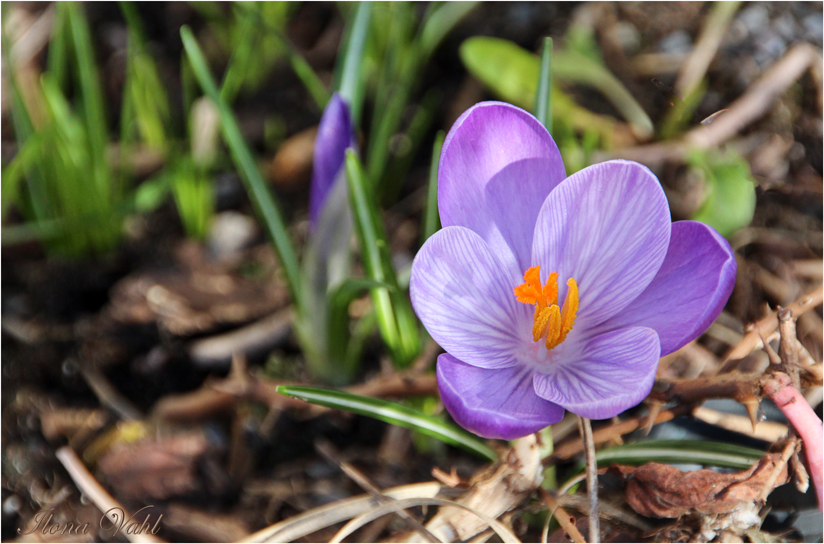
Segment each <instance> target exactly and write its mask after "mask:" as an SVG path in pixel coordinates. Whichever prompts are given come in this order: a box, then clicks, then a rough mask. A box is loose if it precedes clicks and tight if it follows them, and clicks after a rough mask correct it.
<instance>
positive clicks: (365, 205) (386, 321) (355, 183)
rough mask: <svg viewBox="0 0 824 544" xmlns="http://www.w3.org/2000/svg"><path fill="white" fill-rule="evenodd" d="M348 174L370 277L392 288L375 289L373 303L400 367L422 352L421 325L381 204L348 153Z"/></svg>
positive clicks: (365, 265) (356, 228)
mask: <svg viewBox="0 0 824 544" xmlns="http://www.w3.org/2000/svg"><path fill="white" fill-rule="evenodd" d="M346 174H347V180H348V183H349V198H350V202H351V205H352V211H353V214H354V219H355V231H356V233H357V235H358V241H359V242H360V247H361V252H362V254H363V264H364V268H365V269H366V274H367V276H368V277H369V278H370V279H372V280H373V281H376V282H379V283H386V284H388V285H390V286H391V287H392V289H391V290H390V289H387V288H384V287H379V288H375V289H372V302H373V304H374V306H375V313H376V315H377V318H378V328H379V329H380V331H381V337H382V338H383V340H384V342H385V343H386V345H387V347H388V348H389V350H390V352H391V354H392V359H393V361H394V362H395V364H396V365H398V366H399V367H404V366H406V365H408V364H409V363H411V362H412V360H413V359H414V358H415V357H416V356H417V355H418V353H419V352H420V349H421V345H420V344H421V340H420V335H419V333H418V324H417V320H416V319H415V315H414V313H413V312H412V306H411V304H410V303H409V300H408V299H407V297H406V295H405V293H402V292H401V290H400V289H399V287H398V278H397V275H396V273H395V269H394V268H393V266H392V262H391V258H390V255H389V244H388V242H387V238H386V232H385V231H384V229H383V225H382V224H381V222H380V217H379V213H378V208H377V204H376V203H375V201H374V199H373V198H372V196H373V193H372V192H371V191H370V188H371V185H370V184H369V182H368V180H367V178H366V174H365V173H364V171H363V167H362V166H361V164H360V161H359V160H358V156H357V154H356V153H355V152H354V151H353V150H351V149H349V150H347V152H346Z"/></svg>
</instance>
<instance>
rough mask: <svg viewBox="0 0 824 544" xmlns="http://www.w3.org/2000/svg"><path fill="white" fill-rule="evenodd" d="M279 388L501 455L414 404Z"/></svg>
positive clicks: (486, 454) (476, 450)
mask: <svg viewBox="0 0 824 544" xmlns="http://www.w3.org/2000/svg"><path fill="white" fill-rule="evenodd" d="M277 391H278V393H280V394H281V395H285V396H287V397H292V398H296V399H300V400H303V401H306V402H310V403H312V404H318V405H320V406H325V407H327V408H333V409H336V410H342V411H344V412H351V413H353V414H358V415H362V416H367V417H372V418H375V419H378V420H380V421H385V422H386V423H389V424H391V425H397V426H399V427H404V428H406V429H412V430H414V431H418V432H420V433H422V434H425V435H427V436H431V437H433V438H437V439H438V440H441V441H442V442H446V443H447V444H451V445H453V446H457V447H459V448H462V449H464V450H467V451H469V452H472V453H474V454H476V455H478V456H480V457H483V458H485V459H487V460H489V461H494V460H495V459H497V458H498V456H497V455H496V454H495V452H494V451H493V450H492V448H490V447H489V446H487V445H486V444H485V443H484V442H482V441H481V440H479V439H478V438H476V437H474V436H472V435H471V434H469V433H468V432H466V431H464V430H462V429H459V428H458V427H456V426H454V425H450V424H448V423H444V422H443V421H439V420H438V419H435V418H433V417H430V416H427V415H424V414H422V413H420V412H418V411H415V410H412V409H411V408H407V407H406V406H401V405H400V404H395V403H393V402H388V401H385V400H381V399H375V398H371V397H362V396H358V395H352V394H351V393H344V392H342V391H334V390H329V389H317V388H314V387H301V386H288V385H281V386H278V388H277Z"/></svg>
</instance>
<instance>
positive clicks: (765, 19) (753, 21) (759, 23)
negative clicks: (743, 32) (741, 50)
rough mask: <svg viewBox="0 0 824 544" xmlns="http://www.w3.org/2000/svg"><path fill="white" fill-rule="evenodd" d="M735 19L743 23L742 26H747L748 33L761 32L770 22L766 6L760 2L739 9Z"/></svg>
mask: <svg viewBox="0 0 824 544" xmlns="http://www.w3.org/2000/svg"><path fill="white" fill-rule="evenodd" d="M737 19H738V20H739V21H741V22H742V23H744V26H745V27H747V30H748V31H749V33H750V34H757V33H759V32H763V31H765V30H766V29H767V26H768V25H769V24H770V16H769V14H768V13H767V8H766V7H765V6H763V5H760V4H757V5H753V6H748V7H747V8H745V9H743V10H741V13H740V14H739V15H738V17H737Z"/></svg>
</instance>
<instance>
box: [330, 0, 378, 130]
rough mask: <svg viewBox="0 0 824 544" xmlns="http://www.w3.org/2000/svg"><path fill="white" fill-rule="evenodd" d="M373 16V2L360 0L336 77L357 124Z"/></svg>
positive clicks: (338, 88)
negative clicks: (362, 71) (362, 63)
mask: <svg viewBox="0 0 824 544" xmlns="http://www.w3.org/2000/svg"><path fill="white" fill-rule="evenodd" d="M371 16H372V2H358V7H357V9H356V11H355V15H354V18H353V19H352V25H351V27H350V29H349V31H348V33H347V35H346V41H345V42H344V43H345V47H344V53H343V55H342V59H343V60H342V63H341V65H340V70H339V72H338V77H337V79H336V81H337V85H336V88H337V90H338V92H339V93H340V95H341V96H342V97H343V99H344V100H345V101H346V103H347V104H349V108H350V111H351V113H352V119H353V123H354V125H355V126H357V125H358V121H359V120H360V111H361V106H362V102H363V91H364V87H365V85H362V84H361V77H360V74H361V61H362V59H363V56H364V55H363V52H364V49H365V48H366V40H367V38H368V36H369V19H370V18H371Z"/></svg>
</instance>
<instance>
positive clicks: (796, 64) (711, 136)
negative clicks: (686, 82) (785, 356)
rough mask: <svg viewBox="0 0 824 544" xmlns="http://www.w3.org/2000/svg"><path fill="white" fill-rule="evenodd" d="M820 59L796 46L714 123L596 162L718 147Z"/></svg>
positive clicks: (665, 157)
mask: <svg viewBox="0 0 824 544" xmlns="http://www.w3.org/2000/svg"><path fill="white" fill-rule="evenodd" d="M819 59H821V54H820V53H819V52H818V51H817V50H816V49H815V47H813V46H812V45H810V44H807V43H802V44H799V45H796V46H794V47H793V48H792V49H790V50H789V51H788V52H787V54H785V55H784V56H783V57H782V58H781V59H779V60H778V61H777V62H775V63H774V64H773V65H772V66H770V68H769V69H768V70H767V71H766V72H764V74H763V75H762V76H761V77H760V78H759V79H758V81H756V82H755V83H754V84H753V85H751V86H750V88H749V89H748V90H747V92H746V93H744V95H743V96H741V97H740V98H739V99H738V100H736V101H735V102H733V103H732V104H731V105H730V107H729V111H727V112H726V113H724V114H723V115H721V116H719V117H718V118H717V119H716V120H715V121H714V122H713V123H712V124H711V125H699V126H698V127H696V128H694V129H692V130H691V131H690V132H688V133H687V134H686V135H685V136H684V138H683V139H682V140H679V141H676V142H664V143H655V144H650V145H646V146H640V147H634V148H624V149H616V150H615V151H611V152H608V153H598V154H596V155H595V156H594V157H593V161H594V162H598V161H603V160H607V159H610V158H623V159H631V160H635V161H638V162H641V163H643V164H646V165H647V166H649V167H650V168H653V169H654V168H656V165H661V164H663V163H664V162H666V161H679V162H681V161H683V160H684V159H685V157H686V155H687V152H688V151H689V150H690V149H691V148H694V147H698V148H700V149H709V148H713V147H717V146H719V145H721V144H723V143H724V142H726V141H727V140H729V139H730V138H732V137H733V136H735V135H736V134H738V133H739V132H740V131H741V129H743V128H744V127H746V126H747V125H749V124H750V123H752V122H753V121H755V120H756V119H758V118H760V117H761V116H762V115H764V113H766V112H767V111H768V110H769V108H770V106H771V105H772V103H773V102H774V101H775V99H776V98H778V97H779V96H780V95H781V94H782V93H783V92H784V91H786V90H787V89H788V88H789V87H790V86H791V85H792V84H793V83H794V82H795V81H796V80H797V79H798V78H799V77H800V76H801V75H802V74H803V73H804V72H805V71H807V69H809V68H810V67H811V66H815V65H816V64H817V63H819V62H820V60H819ZM796 315H797V314H796Z"/></svg>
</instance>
